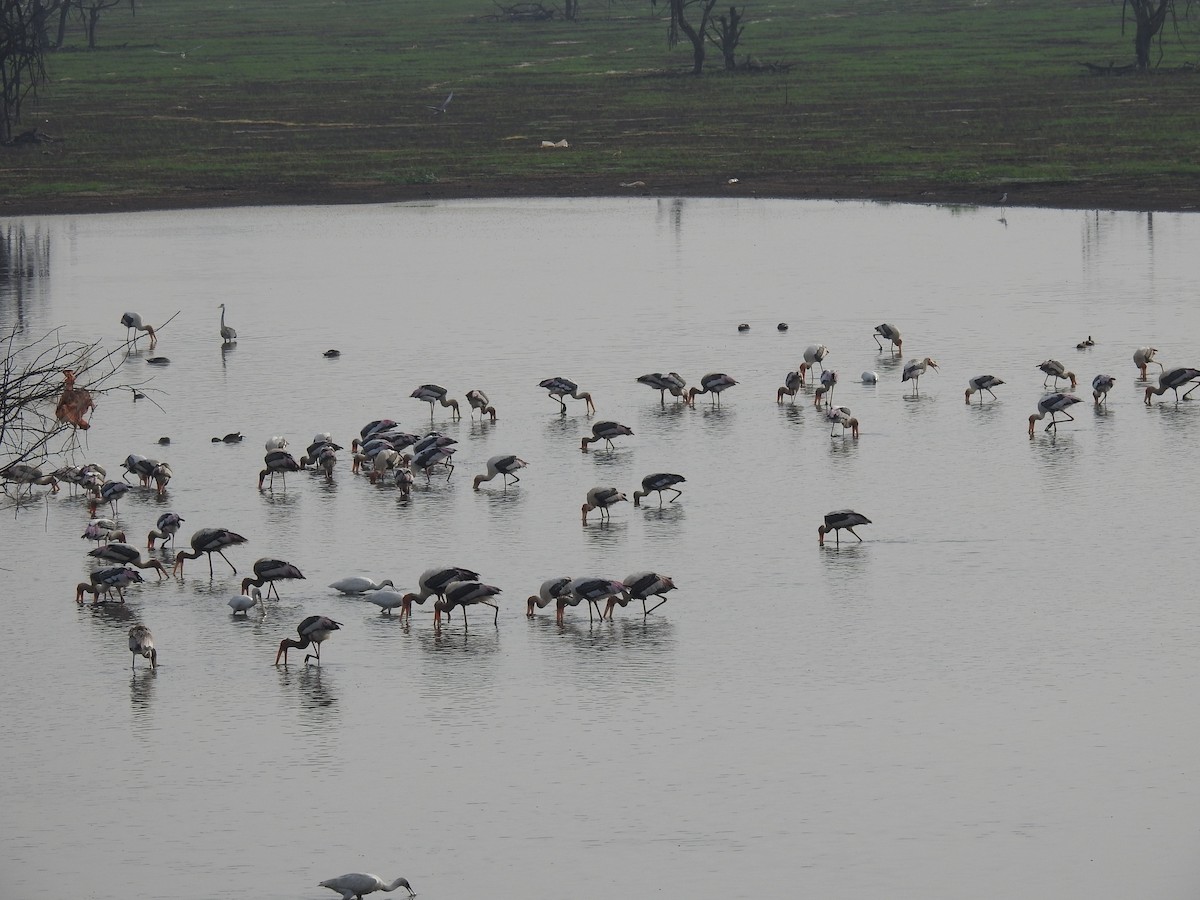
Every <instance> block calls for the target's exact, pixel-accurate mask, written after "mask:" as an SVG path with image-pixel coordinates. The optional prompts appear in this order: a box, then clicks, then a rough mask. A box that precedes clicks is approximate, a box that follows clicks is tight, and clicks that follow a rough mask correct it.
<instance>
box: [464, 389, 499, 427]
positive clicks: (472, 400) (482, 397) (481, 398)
mask: <svg viewBox="0 0 1200 900" xmlns="http://www.w3.org/2000/svg"><path fill="white" fill-rule="evenodd" d="M467 403H469V404H470V405H471V414H472V415H474V413H475V410H479V421H481V422H482V421H483V417H484V416H485V415H486V416H491V419H492V421H493V422H495V421H496V407H494V406H492V404H491V403H490V402H489V401H488V395H487V394H485V393H484V392H483V391H481V390H478V389H472V390H469V391H467Z"/></svg>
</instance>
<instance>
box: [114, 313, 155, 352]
mask: <svg viewBox="0 0 1200 900" xmlns="http://www.w3.org/2000/svg"><path fill="white" fill-rule="evenodd" d="M121 324H122V325H124V326H125V343H129V341H130V338H129V335H130V333H131V332H136V331H144V332H146V333H147V334H148V335H150V350H151V352H153V351H154V348H155V346H156V345H157V344H158V335H156V334H155V333H154V326H153V325H143V324H142V317H141V316H140V315H138V314H137V313H135V312H127V313H125V314H124V315H123V316H121ZM140 336H141V335H138V334H134V335H133V345H134V346H135V347H136V346H137V339H138V338H139V337H140Z"/></svg>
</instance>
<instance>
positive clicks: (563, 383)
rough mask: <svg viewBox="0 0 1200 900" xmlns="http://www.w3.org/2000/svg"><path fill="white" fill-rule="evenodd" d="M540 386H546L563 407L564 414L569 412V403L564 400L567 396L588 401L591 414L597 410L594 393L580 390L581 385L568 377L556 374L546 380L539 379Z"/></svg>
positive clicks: (588, 409)
mask: <svg viewBox="0 0 1200 900" xmlns="http://www.w3.org/2000/svg"><path fill="white" fill-rule="evenodd" d="M538 387H540V388H545V389H546V390H547V391H549V392H550V397H551V399H553V400H557V401H558V405H559V406H561V407H562V414H563V415H564V416H565V415H566V414H567V404H566V403H565V402H564V398H565V397H573V398H574V399H576V400H583V401H584V402H585V403H587V411H588V413H589V414H591V413H595V412H596V404H594V403H593V402H592V395H591V394H589V393H588V392H587V391H581V390H579V385H577V384H576V383H575V382H573V381H571V380H570V379H567V378H562V377H560V376H555V377H554V378H547V379H546V380H545V381H539V382H538Z"/></svg>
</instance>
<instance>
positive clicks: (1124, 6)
mask: <svg viewBox="0 0 1200 900" xmlns="http://www.w3.org/2000/svg"><path fill="white" fill-rule="evenodd" d="M1179 6H1182V7H1183V10H1182V17H1183V18H1184V19H1186V18H1187V17H1188V14H1189V13H1190V12H1191V8H1192V0H1183V2H1182V3H1180V2H1177V0H1122V3H1121V33H1122V34H1124V33H1125V20H1126V18H1132V19H1133V22H1134V33H1133V52H1134V57H1135V60H1136V62H1135V66H1136V68H1138V69H1149V68H1150V48H1151V46H1152V45H1153V44H1154V41H1155V39H1156V38H1157V39H1158V41H1159V59H1161V58H1162V32H1163V27H1164V26H1165V25H1166V24H1167V20H1168V19H1169V20H1170V21H1171V23H1172V24H1173V25H1174V27H1175V32H1176V34H1178V33H1179V22H1180V16H1179V15H1178V14H1177V13H1178V10H1177V7H1179Z"/></svg>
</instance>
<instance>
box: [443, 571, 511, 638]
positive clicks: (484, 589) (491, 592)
mask: <svg viewBox="0 0 1200 900" xmlns="http://www.w3.org/2000/svg"><path fill="white" fill-rule="evenodd" d="M499 593H500V588H498V587H496V586H495V585H492V584H484V583H483V582H481V581H452V582H450V583H449V584H448V585H446V589H445V590H444V591H443V592H442V599H441V600H435V601H434V604H433V627H434V628H440V627H441V624H442V613H445V614H446V618H447V619H449V618H450V614H451V613H452V612H454V607H456V606H461V607H462V608H463V627H464V628H465V627H466V625H467V607H468V606H473V605H475V604H476V603H482V604H483V605H484V606H490V607H491V608H492V609H494V610H495V611H496V622H495V624H497V625H498V624H500V606H499V604H497V603H494V602H493V601H492V600H490V599H489V598H491V597H495V596H496V595H497V594H499Z"/></svg>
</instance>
